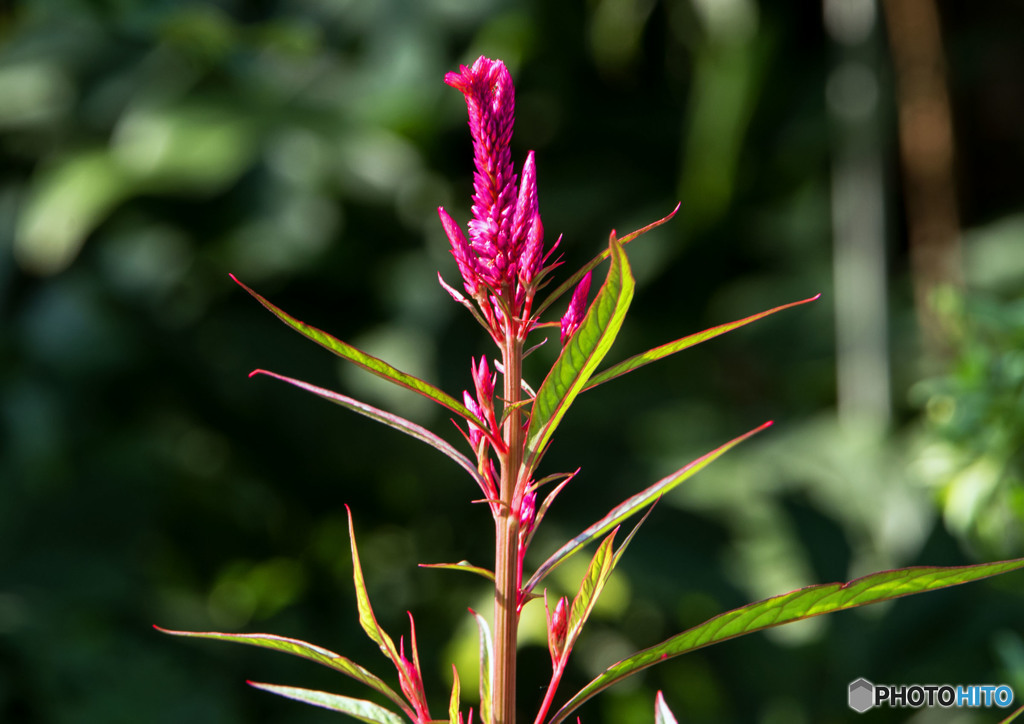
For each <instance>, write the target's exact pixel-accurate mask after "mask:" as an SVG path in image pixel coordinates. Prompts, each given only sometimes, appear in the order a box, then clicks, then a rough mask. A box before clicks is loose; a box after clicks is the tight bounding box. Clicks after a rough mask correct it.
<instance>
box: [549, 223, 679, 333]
mask: <svg viewBox="0 0 1024 724" xmlns="http://www.w3.org/2000/svg"><path fill="white" fill-rule="evenodd" d="M681 205H682V204H676V207H675V208H674V209H672V211H671V212H669V214H668V216H665V217H664V218H661V219H658V220H657V221H655V222H654V223H652V224H648V225H647V226H645V227H643V228H642V229H637V230H636V231H634V232H632V233H630V234H626V236H624V237H622V238H621V239H618V238H617V237H616V236H615V231H614V230H613V231H612V233H611V234H610V235H609V241H611V240H617V241H618V243H619V244H621V245H622V246H625V245H626V244H628V243H629V242H631V241H633V240H634V239H636V238H638V237H640V236H643V235H644V234H646V233H647V232H648V231H650V230H651V229H654V228H656V227H658V226H661V225H662V224H664V223H665V222H666V221H668V220H669V219H671V218H672V217H673V216H675V215H676V212H677V211H679V207H680V206H681ZM610 253H611V248H610V247H609V248H608V249H605V250H604V251H602V252H601V253H600V254H598V255H597V256H595V257H594V258H593V259H591V260H590V261H588V262H587V263H586V264H584V265H583V266H582V267H580V269H579V270H578V271H577V272H576V273H575V274H573V275H572V276H571V277H569V278H568V279H566V280H565V281H564V282H562V283H561V284H559V285H558V288H557V289H555V291H553V292H551V294H549V295H548V296H547V297H546V298H545V299H544V302H543V303H542V304H541V305H540V306H539V307H537V309H536V311H535V312H534V316H536V317H540V315H542V314H543V313H544V310H546V309H547V308H548V307H550V306H551V305H552V304H554V303H555V302H557V301H558V300H559V299H560V298H561V297H562V295H563V294H565V293H566V292H568V291H570V290H571V289H575V288H576V285H577V284H579V281H580V279H582V278H583V276H584V275H585V274H586V273H587V272H588V271H590V270H591V269H593V268H594V267H596V266H597V265H598V264H600V263H601V262H602V261H604V260H605V259H607V258H608V255H609V254H610Z"/></svg>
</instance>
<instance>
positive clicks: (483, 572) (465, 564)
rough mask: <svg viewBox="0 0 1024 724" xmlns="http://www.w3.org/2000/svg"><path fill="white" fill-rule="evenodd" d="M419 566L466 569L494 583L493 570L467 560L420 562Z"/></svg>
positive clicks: (447, 569)
mask: <svg viewBox="0 0 1024 724" xmlns="http://www.w3.org/2000/svg"><path fill="white" fill-rule="evenodd" d="M420 568H438V569H441V570H446V571H466V572H468V573H475V574H477V575H478V576H483V577H484V578H486V579H487V580H488V581H490V582H491V583H494V571H489V570H487V569H486V568H481V567H480V566H474V565H473V564H472V563H470V562H469V561H459V562H458V563H420Z"/></svg>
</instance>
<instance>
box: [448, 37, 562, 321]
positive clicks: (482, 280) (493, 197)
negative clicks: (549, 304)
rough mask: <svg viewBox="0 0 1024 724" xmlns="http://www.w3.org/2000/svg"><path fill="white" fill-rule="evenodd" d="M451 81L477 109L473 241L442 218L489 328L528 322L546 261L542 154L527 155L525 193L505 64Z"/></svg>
mask: <svg viewBox="0 0 1024 724" xmlns="http://www.w3.org/2000/svg"><path fill="white" fill-rule="evenodd" d="M445 83H447V84H448V85H450V86H452V87H453V88H456V89H457V90H459V91H461V92H462V94H463V95H464V96H465V98H466V107H467V109H468V111H469V129H470V135H471V136H472V138H473V161H474V165H475V167H476V169H475V171H474V173H473V208H472V212H473V218H472V219H471V220H470V222H469V224H468V230H469V235H468V238H467V236H466V234H464V233H463V231H462V229H461V228H460V227H459V225H458V224H457V223H456V222H455V221H454V220H453V219H452V218H451V216H449V215H448V213H447V212H446V211H445V210H444V209H443V208H438V215H439V216H440V217H441V224H442V226H443V227H444V230H445V234H446V235H447V237H448V241H449V243H450V244H451V252H452V256H454V257H455V262H456V264H458V267H459V273H460V274H461V275H462V281H463V284H464V286H465V289H466V292H467V293H468V294H469V296H470V297H472V298H473V299H474V300H475V301H476V302H477V304H478V305H479V306H480V308H481V310H482V311H483V313H484V317H485V318H486V321H487V323H488V324H489V325H491V326H492V327H505V326H506V324H507V323H508V322H511V321H514V320H515V319H522V317H523V316H524V305H525V306H528V304H529V301H530V300H531V299H532V295H533V291H534V284H535V282H536V280H537V277H538V275H539V274H540V272H541V271H542V267H543V264H544V260H545V255H544V253H543V239H544V226H543V224H542V223H541V220H540V212H539V210H538V205H537V174H536V167H535V162H534V156H533V152H532V151H531V152H530V153H529V154H528V155H527V157H526V162H525V164H524V165H523V173H522V178H521V179H520V183H519V185H518V189H517V187H516V174H515V171H514V168H513V166H512V154H511V150H510V143H511V140H512V125H513V120H514V116H515V88H514V87H513V85H512V76H511V75H510V74H509V72H508V69H507V68H506V67H505V64H504V63H502V62H501V61H498V60H490V59H488V58H484V57H482V56H481V57H480V58H478V59H477V61H476V62H475V63H473V65H472V67H469V68H467V67H466V66H461V67H460V68H459V72H458V73H448V74H447V75H446V76H445ZM453 296H454V295H453ZM525 313H526V314H528V309H526V310H525ZM510 317H511V318H510ZM492 331H495V332H496V331H497V330H492Z"/></svg>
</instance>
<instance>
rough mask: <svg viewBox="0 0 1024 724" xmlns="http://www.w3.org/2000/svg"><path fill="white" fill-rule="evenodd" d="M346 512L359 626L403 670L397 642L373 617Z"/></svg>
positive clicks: (353, 532) (349, 511)
mask: <svg viewBox="0 0 1024 724" xmlns="http://www.w3.org/2000/svg"><path fill="white" fill-rule="evenodd" d="M345 510H346V511H347V512H348V536H349V540H350V541H352V578H353V580H354V581H355V586H356V605H357V606H358V608H359V625H360V626H362V627H363V631H365V632H366V635H367V636H369V637H370V639H371V640H372V641H373V642H374V643H375V644H377V645H378V646H380V650H381V651H383V652H384V655H385V656H387V657H388V658H389V659H391V661H392V662H393V663H394V665H395V668H396V669H399V670H401V660H400V659H399V656H398V649H396V648H395V642H394V641H392V640H391V637H390V636H388V635H387V633H386V632H385V631H384V629H382V628H381V627H380V624H379V623H377V617H376V616H374V615H373V607H372V606H371V605H370V596H369V594H368V593H367V592H366V581H365V580H364V579H363V567H362V565H360V563H359V549H358V548H356V532H355V529H354V527H353V525H352V511H351V510H349V507H348V506H347V505H346V506H345Z"/></svg>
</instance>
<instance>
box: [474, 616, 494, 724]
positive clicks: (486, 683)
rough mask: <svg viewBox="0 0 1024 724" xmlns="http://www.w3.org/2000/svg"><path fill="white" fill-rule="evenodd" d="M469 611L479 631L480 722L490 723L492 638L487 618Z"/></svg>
mask: <svg viewBox="0 0 1024 724" xmlns="http://www.w3.org/2000/svg"><path fill="white" fill-rule="evenodd" d="M469 612H470V613H471V614H473V618H474V619H475V620H476V626H477V629H479V631H480V724H491V711H492V710H493V702H492V700H491V696H492V695H491V692H492V691H493V690H494V664H493V662H494V640H493V638H492V637H491V627H490V626H489V625H488V624H487V619H485V618H484V617H483V616H481V615H480V614H478V613H477V612H476V611H474V610H473V609H470V610H469Z"/></svg>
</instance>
